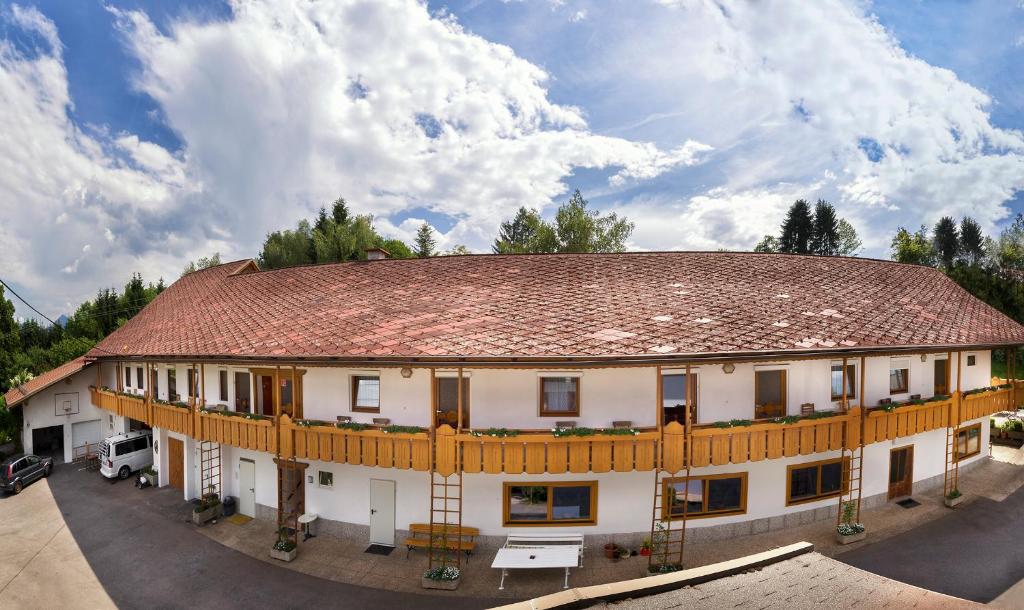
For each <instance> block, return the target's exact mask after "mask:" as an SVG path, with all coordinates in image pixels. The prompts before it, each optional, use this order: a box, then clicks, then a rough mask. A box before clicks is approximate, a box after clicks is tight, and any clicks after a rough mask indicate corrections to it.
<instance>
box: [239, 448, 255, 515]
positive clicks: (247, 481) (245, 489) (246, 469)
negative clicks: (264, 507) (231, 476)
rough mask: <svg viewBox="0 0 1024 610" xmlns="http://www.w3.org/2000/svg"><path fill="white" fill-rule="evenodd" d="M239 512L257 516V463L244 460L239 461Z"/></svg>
mask: <svg viewBox="0 0 1024 610" xmlns="http://www.w3.org/2000/svg"><path fill="white" fill-rule="evenodd" d="M238 512H239V513H241V514H243V515H245V516H246V517H255V516H256V462H253V461H252V460H247V459H244V458H243V459H240V460H239V461H238Z"/></svg>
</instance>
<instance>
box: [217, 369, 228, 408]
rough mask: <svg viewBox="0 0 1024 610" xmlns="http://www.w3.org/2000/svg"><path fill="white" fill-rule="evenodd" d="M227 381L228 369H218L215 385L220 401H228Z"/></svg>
mask: <svg viewBox="0 0 1024 610" xmlns="http://www.w3.org/2000/svg"><path fill="white" fill-rule="evenodd" d="M228 381H229V380H228V370H227V369H219V370H218V371H217V387H218V393H219V395H220V400H221V402H224V403H227V402H228V401H229V398H228Z"/></svg>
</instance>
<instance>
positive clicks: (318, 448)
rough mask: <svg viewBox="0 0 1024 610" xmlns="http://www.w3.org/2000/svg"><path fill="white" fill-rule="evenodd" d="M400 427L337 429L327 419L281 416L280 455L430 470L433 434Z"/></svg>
mask: <svg viewBox="0 0 1024 610" xmlns="http://www.w3.org/2000/svg"><path fill="white" fill-rule="evenodd" d="M399 430H404V429H403V428H400V427H398V426H393V427H387V428H375V427H367V428H365V429H354V428H353V429H345V428H338V427H337V426H335V425H332V424H330V423H328V422H310V421H309V420H305V421H304V420H296V421H295V422H294V423H293V422H292V420H291V418H289V417H288V416H287V415H284V416H282V417H281V457H282V458H283V459H287V458H291V457H293V456H294V457H296V458H299V459H309V460H320V461H323V462H336V463H339V464H353V465H360V466H379V467H381V468H398V469H400V470H408V469H412V470H420V471H427V470H430V436H429V435H428V434H427V433H426V432H413V431H411V430H413V429H412V428H409V429H408V430H410V431H399Z"/></svg>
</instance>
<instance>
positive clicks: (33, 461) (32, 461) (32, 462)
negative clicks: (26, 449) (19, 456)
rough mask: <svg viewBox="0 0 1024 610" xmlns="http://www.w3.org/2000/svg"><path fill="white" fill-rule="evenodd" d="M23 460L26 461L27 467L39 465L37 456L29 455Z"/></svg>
mask: <svg viewBox="0 0 1024 610" xmlns="http://www.w3.org/2000/svg"><path fill="white" fill-rule="evenodd" d="M25 459H26V460H28V465H29V466H35V465H36V464H38V463H39V456H38V455H30V456H28V457H26V458H25Z"/></svg>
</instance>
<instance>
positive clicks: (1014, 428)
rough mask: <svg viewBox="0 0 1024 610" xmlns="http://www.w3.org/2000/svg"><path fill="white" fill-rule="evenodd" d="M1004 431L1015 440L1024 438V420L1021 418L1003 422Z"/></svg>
mask: <svg viewBox="0 0 1024 610" xmlns="http://www.w3.org/2000/svg"><path fill="white" fill-rule="evenodd" d="M1003 432H1005V433H1006V436H1008V437H1010V438H1012V439H1013V440H1016V441H1019V440H1024V422H1022V421H1021V420H1019V419H1011V420H1007V422H1006V423H1005V424H1003Z"/></svg>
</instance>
